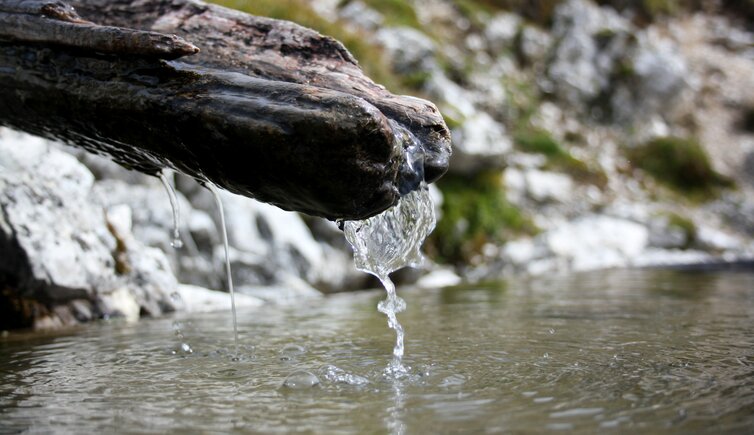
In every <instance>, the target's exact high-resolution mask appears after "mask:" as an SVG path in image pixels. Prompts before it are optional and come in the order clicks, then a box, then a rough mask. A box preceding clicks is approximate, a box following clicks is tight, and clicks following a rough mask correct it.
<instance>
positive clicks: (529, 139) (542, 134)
mask: <svg viewBox="0 0 754 435" xmlns="http://www.w3.org/2000/svg"><path fill="white" fill-rule="evenodd" d="M513 139H514V142H515V144H516V146H517V147H518V149H520V150H521V151H524V152H527V153H537V154H542V155H544V156H545V157H547V165H546V169H550V170H555V171H560V172H564V173H566V174H568V175H570V176H571V177H572V178H573V179H574V180H576V181H577V182H580V183H586V184H593V185H595V186H597V187H599V188H604V187H605V186H606V185H607V175H606V174H605V172H604V171H603V170H602V169H601V168H590V167H589V165H587V164H586V163H585V162H583V161H581V160H579V159H577V158H575V157H573V156H572V155H571V153H569V152H568V151H567V150H566V149H565V148H563V146H562V145H561V144H560V143H559V142H558V141H557V140H555V138H553V137H552V135H551V134H550V133H548V132H547V131H545V130H542V129H538V128H531V127H526V128H523V129H519V130H518V131H517V132H516V134H515V135H514V138H513Z"/></svg>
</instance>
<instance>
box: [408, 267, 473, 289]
mask: <svg viewBox="0 0 754 435" xmlns="http://www.w3.org/2000/svg"><path fill="white" fill-rule="evenodd" d="M461 281H462V279H461V277H460V276H458V275H457V274H456V273H455V272H453V271H452V270H449V269H438V270H434V271H432V272H430V273H428V274H426V275H424V276H422V277H421V278H419V280H418V281H416V286H417V287H420V288H442V287H449V286H453V285H458V284H460V283H461Z"/></svg>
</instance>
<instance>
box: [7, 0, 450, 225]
mask: <svg viewBox="0 0 754 435" xmlns="http://www.w3.org/2000/svg"><path fill="white" fill-rule="evenodd" d="M72 6H73V7H72ZM74 8H75V9H74ZM95 23H96V24H95ZM197 47H198V49H199V50H200V51H198V53H197ZM0 124H3V125H8V126H10V127H13V128H17V129H21V130H25V131H28V132H31V133H34V134H38V135H42V136H46V137H50V138H55V139H60V140H63V141H65V142H66V143H69V144H72V145H75V146H79V147H83V148H85V149H87V150H89V151H92V152H95V153H99V154H106V155H109V156H110V157H112V158H113V159H114V160H115V161H117V162H118V163H120V164H122V165H124V166H126V167H129V168H132V169H136V170H140V171H142V172H145V173H149V174H156V173H157V172H158V171H160V170H161V169H162V168H165V167H169V168H174V169H177V170H179V171H181V172H183V173H185V174H188V175H190V176H193V177H194V178H196V179H198V180H200V181H202V182H212V183H215V184H217V185H218V186H220V187H222V188H225V189H228V190H230V191H232V192H235V193H238V194H242V195H246V196H250V197H254V198H256V199H259V200H261V201H265V202H269V203H271V204H274V205H277V206H279V207H281V208H284V209H287V210H296V211H301V212H304V213H308V214H312V215H317V216H324V217H327V218H330V219H361V218H365V217H368V216H371V215H374V214H376V213H378V212H380V211H382V210H384V209H385V208H388V207H390V206H391V205H393V204H394V203H395V202H396V201H397V200H398V198H399V196H400V194H401V193H402V192H403V193H405V191H407V190H410V189H412V188H414V187H415V186H416V184H417V182H418V180H417V173H416V171H415V170H414V169H412V167H411V166H412V165H411V164H410V163H411V162H408V161H407V160H406V157H405V156H406V155H407V153H406V152H405V149H404V148H409V147H412V146H413V147H415V148H416V147H418V148H420V151H421V152H422V154H423V156H424V168H425V172H424V174H420V176H423V177H424V178H425V179H426V180H427V181H429V182H431V181H434V180H435V179H437V178H438V177H439V176H441V175H442V173H444V172H445V170H446V169H447V165H448V158H449V155H450V135H449V132H448V129H447V127H446V126H445V124H444V122H443V119H442V116H441V115H440V113H439V112H438V111H437V109H436V107H435V106H434V105H432V104H431V103H429V102H427V101H423V100H420V99H416V98H412V97H401V96H394V95H392V94H390V93H389V92H388V91H387V90H385V88H384V87H382V86H379V85H377V84H375V83H373V82H372V81H371V80H369V78H367V77H366V76H364V74H363V73H362V71H361V69H360V68H359V67H358V64H357V63H356V61H355V60H354V59H353V57H352V56H351V55H350V53H348V51H346V50H345V48H343V46H342V45H341V44H340V43H338V42H337V41H335V40H334V39H332V38H328V37H326V36H322V35H320V34H318V33H316V32H314V31H312V30H309V29H306V28H303V27H301V26H298V25H296V24H294V23H290V22H285V21H279V20H272V19H267V18H261V17H254V16H250V15H247V14H243V13H240V12H236V11H232V10H229V9H225V8H222V7H219V6H214V5H207V4H204V3H202V2H199V1H192V0H170V1H168V0H113V1H110V0H77V1H73V2H71V3H70V4H65V3H61V2H44V1H34V0H20V1H19V0H0Z"/></svg>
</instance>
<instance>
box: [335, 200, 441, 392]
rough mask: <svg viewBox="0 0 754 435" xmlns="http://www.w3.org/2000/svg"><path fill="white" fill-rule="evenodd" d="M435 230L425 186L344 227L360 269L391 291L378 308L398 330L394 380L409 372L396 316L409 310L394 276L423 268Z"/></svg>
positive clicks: (392, 365) (392, 369) (391, 371)
mask: <svg viewBox="0 0 754 435" xmlns="http://www.w3.org/2000/svg"><path fill="white" fill-rule="evenodd" d="M434 228H435V210H434V205H433V203H432V199H431V198H430V196H429V191H428V190H427V187H426V186H423V185H422V186H420V188H419V189H418V190H415V191H413V192H411V193H409V194H407V195H406V196H404V197H402V198H401V200H400V201H399V202H398V204H397V205H396V206H395V207H392V208H390V209H388V210H386V211H384V212H383V213H381V214H379V215H377V216H374V217H372V218H370V219H367V220H363V221H347V222H344V224H343V232H344V233H345V236H346V239H347V240H348V242H349V243H350V244H351V246H352V247H353V250H354V255H353V257H354V263H355V264H356V268H358V269H359V270H361V271H364V272H368V273H371V274H372V275H374V276H376V277H377V278H379V280H380V281H381V282H382V285H383V286H384V287H385V290H386V291H387V299H385V300H384V301H381V302H380V303H379V304H378V305H377V308H378V310H379V311H380V312H382V313H385V315H386V316H387V318H388V326H389V327H390V328H391V329H394V330H395V335H396V343H395V347H393V359H392V361H391V362H390V364H389V365H388V367H387V369H386V371H385V374H386V375H388V376H391V377H401V376H405V375H407V374H408V371H409V369H408V368H407V367H405V366H404V365H403V353H404V344H403V339H404V332H403V326H401V324H400V322H398V318H397V316H396V315H397V314H398V313H400V312H401V311H403V310H405V309H406V302H405V301H404V300H403V299H402V298H400V297H398V295H397V293H396V291H395V285H394V284H393V282H392V281H391V280H390V273H392V272H394V271H396V270H398V269H402V268H404V267H409V266H410V267H420V266H421V265H422V263H423V262H424V256H423V255H422V253H421V245H422V243H423V242H424V239H426V238H427V236H428V235H429V233H431V232H432V230H433V229H434Z"/></svg>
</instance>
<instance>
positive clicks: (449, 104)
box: [424, 69, 477, 154]
mask: <svg viewBox="0 0 754 435" xmlns="http://www.w3.org/2000/svg"><path fill="white" fill-rule="evenodd" d="M424 89H425V90H426V91H427V93H429V94H430V95H431V96H432V97H433V98H434V99H435V100H436V101H437V102H438V105H439V106H440V108H441V109H442V113H443V115H445V116H447V117H450V118H452V119H453V120H455V121H456V122H457V123H461V122H463V121H464V120H465V119H467V118H470V117H472V116H474V115H475V114H476V112H477V109H476V106H475V105H474V101H473V99H472V98H471V95H470V94H469V91H468V90H466V89H464V88H462V87H461V86H460V85H458V84H457V83H455V82H453V81H452V80H450V79H449V78H448V77H447V76H446V75H445V74H444V73H443V72H442V71H440V70H437V69H436V70H433V71H432V72H431V75H430V76H429V80H427V82H426V83H425V85H424ZM451 129H453V127H452V126H451ZM454 140H455V139H454ZM454 145H456V143H455V142H454ZM455 153H456V149H455V148H453V154H455Z"/></svg>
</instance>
